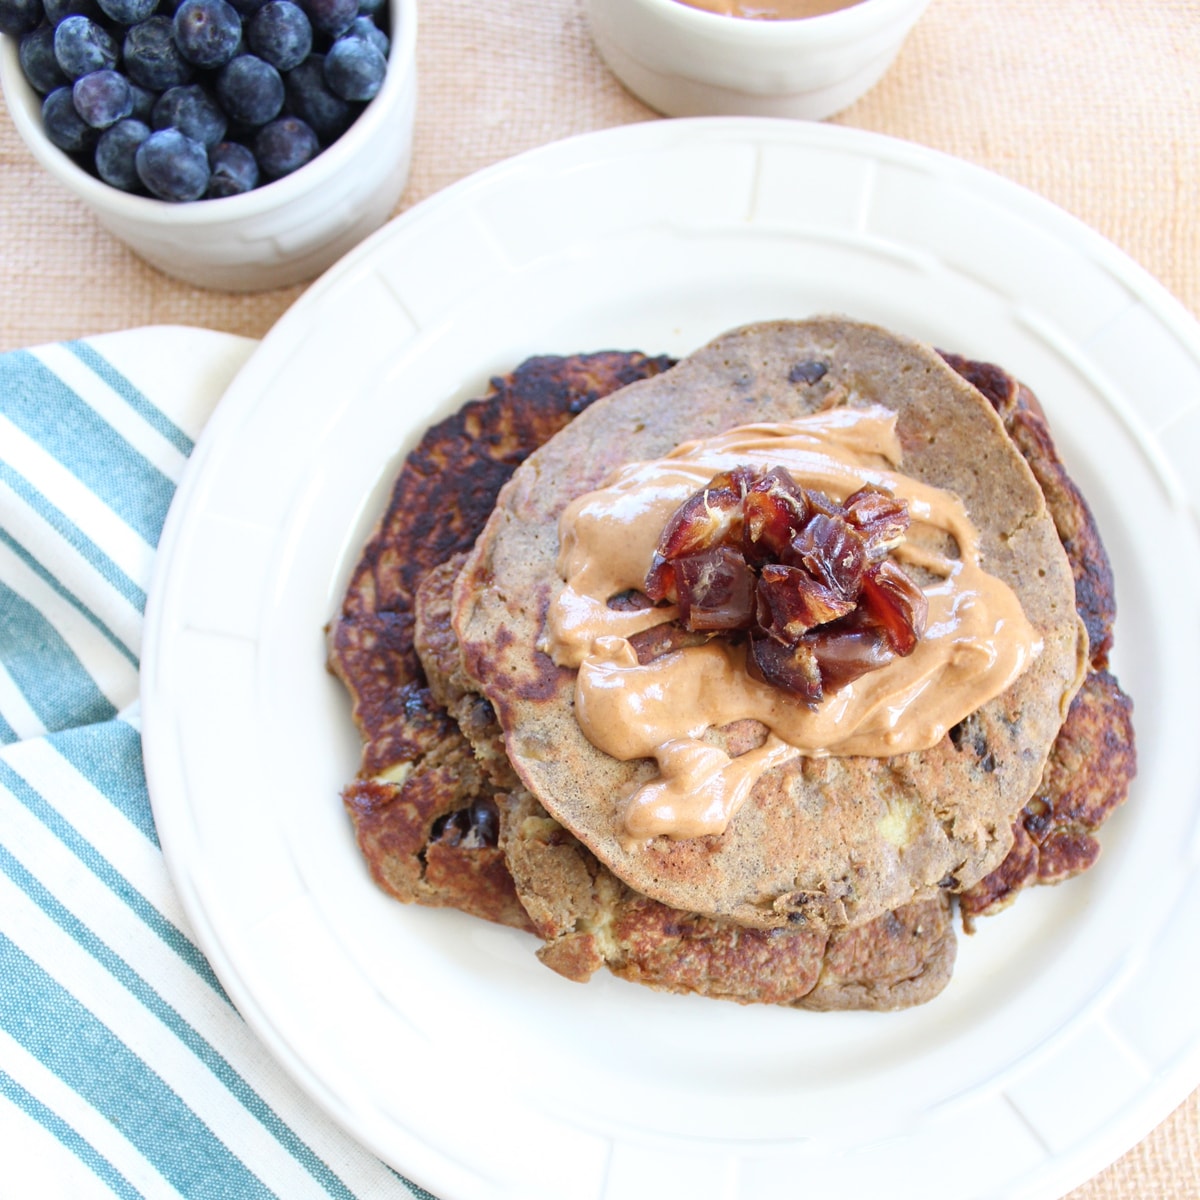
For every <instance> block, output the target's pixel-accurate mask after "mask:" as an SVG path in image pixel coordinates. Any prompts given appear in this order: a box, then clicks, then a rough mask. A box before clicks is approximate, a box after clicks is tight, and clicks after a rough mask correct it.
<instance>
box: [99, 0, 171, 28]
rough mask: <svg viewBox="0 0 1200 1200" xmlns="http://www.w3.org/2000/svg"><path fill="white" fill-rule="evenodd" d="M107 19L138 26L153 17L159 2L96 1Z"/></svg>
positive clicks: (143, 0) (145, 0) (140, 0)
mask: <svg viewBox="0 0 1200 1200" xmlns="http://www.w3.org/2000/svg"><path fill="white" fill-rule="evenodd" d="M96 2H97V3H98V4H99V5H100V11H101V12H102V13H104V15H105V16H106V17H109V18H111V19H112V20H114V21H119V22H120V23H121V24H122V25H136V24H137V23H138V22H139V21H144V20H145V19H146V18H147V17H149V16H153V14H154V10H155V9H156V8H158V0H96Z"/></svg>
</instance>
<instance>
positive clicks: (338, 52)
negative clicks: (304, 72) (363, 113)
mask: <svg viewBox="0 0 1200 1200" xmlns="http://www.w3.org/2000/svg"><path fill="white" fill-rule="evenodd" d="M386 74H387V59H386V58H384V57H383V55H382V54H380V53H379V51H378V50H377V49H376V48H375V47H374V46H372V45H371V43H370V42H368V41H366V40H365V39H364V38H357V37H347V38H339V39H338V40H337V41H336V42H334V43H333V45H332V46H330V47H329V53H328V54H326V55H325V82H326V83H327V84H329V89H330V91H332V92H334V93H335V94H336V95H338V96H341V98H342V99H343V100H370V99H371V98H372V97H373V96H375V94H376V93H377V92H378V91H379V89H380V88H381V87H382V86H383V77H384V76H385V75H386Z"/></svg>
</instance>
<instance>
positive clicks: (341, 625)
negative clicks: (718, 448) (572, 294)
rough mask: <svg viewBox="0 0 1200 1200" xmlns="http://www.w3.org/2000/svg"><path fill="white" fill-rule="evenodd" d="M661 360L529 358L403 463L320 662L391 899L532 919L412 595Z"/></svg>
mask: <svg viewBox="0 0 1200 1200" xmlns="http://www.w3.org/2000/svg"><path fill="white" fill-rule="evenodd" d="M672 361H673V360H671V359H669V358H665V357H660V358H649V357H647V356H646V355H644V354H639V353H628V354H627V353H624V352H617V351H604V352H600V353H596V354H579V355H573V356H570V357H560V356H552V355H547V356H540V357H537V358H531V359H528V360H527V361H525V362H524V363H522V364H521V365H520V366H519V367H518V368H517V369H516V370H515V371H513V372H511V373H510V374H508V375H505V376H501V377H497V378H495V379H493V380H492V381H491V384H490V387H489V389H488V393H487V395H485V396H483V397H481V398H479V399H477V400H472V401H469V402H468V403H466V404H465V405H463V406H462V407H461V408H460V409H459V410H458V411H457V412H455V413H454V414H453V415H451V416H449V417H447V418H445V419H444V420H442V421H439V422H437V423H436V424H434V425H432V426H431V427H430V428H429V429H428V430H426V432H425V433H424V434H423V436H422V438H421V440H420V442H419V443H418V444H417V446H416V447H415V448H414V450H413V451H412V452H411V453H410V454H409V455H408V457H407V458H406V459H405V462H404V465H403V467H402V469H401V470H400V472H399V474H398V476H397V478H396V481H395V483H394V484H393V487H392V491H391V494H390V497H389V501H388V504H387V507H386V509H385V510H384V512H383V514H382V515H381V517H380V519H379V521H378V522H377V524H376V527H375V529H374V530H373V532H372V533H371V535H370V537H369V538H368V540H367V543H366V545H365V546H364V548H363V551H362V554H361V556H360V557H359V559H358V561H357V563H356V564H355V567H354V569H353V571H352V572H351V575H350V580H349V583H348V585H347V588H346V592H345V595H344V598H343V601H342V606H341V609H340V611H339V613H338V616H337V619H336V620H335V621H334V622H333V623H332V624H331V626H330V628H329V629H328V630H327V648H328V665H329V669H330V670H331V671H332V672H333V673H334V674H335V675H336V676H337V677H338V678H339V679H340V680H341V681H342V683H343V684H344V685H345V686H346V689H347V691H348V692H349V694H350V697H351V700H352V704H353V707H352V715H353V718H354V721H355V724H356V726H357V727H358V731H359V734H360V736H361V737H362V761H361V766H360V770H359V773H358V778H357V779H356V780H354V781H353V782H352V783H350V784H349V785H348V786H347V787H346V788H345V790H344V791H343V794H342V799H343V802H344V804H345V807H346V811H347V812H348V814H349V816H350V819H351V821H352V823H353V825H354V830H355V835H356V837H357V839H358V844H359V847H360V849H361V851H362V854H363V857H364V859H365V860H366V863H367V865H368V867H369V869H370V871H371V874H372V876H373V877H374V879H375V881H376V882H377V883H378V884H379V885H380V887H382V888H383V889H384V890H385V891H387V892H388V893H389V894H391V895H392V896H394V897H395V898H396V899H398V900H401V901H405V902H416V903H420V904H426V905H430V906H435V907H439V906H448V907H452V908H459V909H462V910H463V911H464V912H468V913H471V914H472V915H474V916H478V917H483V918H485V919H487V920H491V921H497V922H500V923H501V924H505V925H513V926H516V927H518V928H522V929H528V928H531V926H530V923H529V918H528V916H527V914H526V913H525V910H524V908H523V907H522V906H521V903H520V901H519V900H518V899H517V897H516V894H515V892H514V890H513V885H512V879H511V877H510V875H509V873H508V870H507V868H506V866H505V864H504V855H503V852H502V851H501V850H500V849H499V848H498V846H497V839H498V823H497V821H498V818H497V814H496V810H495V804H494V802H493V801H492V799H491V795H490V789H489V786H488V784H487V781H486V777H485V775H484V773H483V771H482V769H481V768H480V767H479V766H478V764H477V763H476V761H475V755H474V752H473V750H472V749H471V746H470V744H469V742H468V741H467V739H466V738H465V737H464V736H463V733H462V731H461V730H460V729H459V727H458V724H457V723H456V722H454V721H452V720H451V719H450V718H449V716H447V714H446V712H445V710H444V709H442V708H441V707H440V706H439V705H438V704H436V703H435V702H434V701H433V700H432V698H431V697H430V694H429V690H428V688H427V687H426V685H425V679H424V677H423V675H422V672H421V665H420V662H419V661H418V659H417V655H416V652H415V651H414V649H413V641H412V630H413V601H414V597H415V594H416V588H417V584H418V583H419V581H420V579H421V577H422V576H423V575H424V574H425V573H426V572H427V571H428V570H429V569H430V568H431V567H434V566H436V565H438V564H439V563H442V562H444V561H445V560H446V559H447V558H449V557H450V556H451V555H453V554H455V553H456V552H459V551H462V550H466V549H468V548H469V547H470V546H471V545H472V544H473V543H474V541H475V538H476V536H477V535H478V533H479V531H480V529H482V527H483V525H484V523H485V521H486V520H487V517H488V514H489V513H490V512H491V510H492V506H493V504H494V503H495V500H496V496H497V494H498V493H499V491H500V488H501V486H502V485H503V484H504V483H505V482H506V481H507V480H508V478H509V477H510V476H511V475H512V473H513V471H514V470H515V469H516V467H517V465H518V464H519V463H520V462H521V461H522V460H523V459H524V458H525V456H526V455H527V454H529V452H530V451H531V450H533V449H534V448H535V447H537V446H539V445H541V444H542V443H543V442H545V441H546V440H547V439H548V438H550V437H551V436H552V435H553V434H555V433H556V432H558V430H560V429H562V428H563V427H564V426H565V425H566V424H567V423H568V422H569V421H570V420H571V419H572V418H573V417H574V416H576V415H577V414H578V413H580V412H582V411H583V410H584V409H585V408H587V407H588V405H589V404H591V403H593V402H594V401H595V400H596V399H598V398H599V397H600V396H603V395H607V394H608V393H610V392H613V391H615V390H617V389H619V388H621V387H624V386H625V385H626V384H628V383H631V382H634V381H635V380H638V379H644V378H646V377H648V376H650V375H653V374H657V373H659V372H661V371H664V370H666V369H667V368H668V367H670V366H671V364H672Z"/></svg>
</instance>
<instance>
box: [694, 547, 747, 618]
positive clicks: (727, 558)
mask: <svg viewBox="0 0 1200 1200" xmlns="http://www.w3.org/2000/svg"><path fill="white" fill-rule="evenodd" d="M675 577H676V580H677V582H678V590H679V618H680V620H681V621H682V622H683V624H684V625H685V626H686V627H687V628H688V629H692V630H696V631H700V632H707V631H709V630H718V631H719V630H731V629H747V628H748V627H749V626H750V623H751V622H752V621H753V619H754V611H755V605H754V572H753V571H751V570H750V567H749V566H748V565H747V563H746V560H745V559H744V558H743V557H742V555H741V553H740V551H737V550H734V549H732V548H731V547H729V546H718V547H716V549H714V550H705V551H703V552H702V553H700V554H689V555H688V556H687V557H686V558H681V559H679V560H678V561H677V562H676V563H675Z"/></svg>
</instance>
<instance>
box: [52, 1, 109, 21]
mask: <svg viewBox="0 0 1200 1200" xmlns="http://www.w3.org/2000/svg"><path fill="white" fill-rule="evenodd" d="M42 8H44V9H45V10H46V20H47V21H49V22H50V24H51V25H54V26H58V25H61V24H62V23H63V22H64V21H65V20H66V19H67V18H68V17H74V16H80V17H92V18H96V17H99V16H100V15H101V13H100V9H99V8H98V7H97V6H96V0H42Z"/></svg>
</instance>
